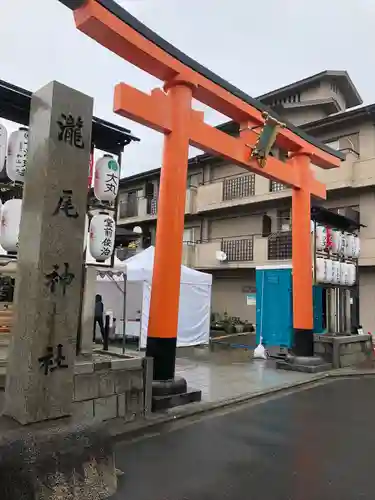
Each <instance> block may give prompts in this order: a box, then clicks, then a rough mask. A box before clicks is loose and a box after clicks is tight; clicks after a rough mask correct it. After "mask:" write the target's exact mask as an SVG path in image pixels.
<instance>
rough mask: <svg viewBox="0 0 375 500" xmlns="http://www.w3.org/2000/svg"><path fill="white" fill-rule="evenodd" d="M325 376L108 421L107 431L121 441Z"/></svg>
mask: <svg viewBox="0 0 375 500" xmlns="http://www.w3.org/2000/svg"><path fill="white" fill-rule="evenodd" d="M327 378H328V376H327V374H322V373H320V374H317V375H316V376H314V377H312V378H310V379H308V380H303V381H299V382H291V383H286V384H283V385H280V386H277V387H272V388H270V389H265V390H260V391H256V392H251V393H246V394H241V395H240V396H234V397H232V398H226V399H223V400H220V401H212V402H211V401H210V402H205V401H203V402H199V403H191V404H189V405H186V406H179V407H176V408H173V409H171V410H169V411H168V412H166V413H163V414H151V416H149V417H146V418H145V419H144V420H142V421H139V422H135V423H134V424H133V423H126V422H125V423H124V422H123V421H121V422H120V421H118V420H117V419H116V421H114V420H112V421H108V422H107V425H108V431H109V433H110V434H111V436H112V437H113V438H117V439H121V437H126V438H128V439H129V438H130V439H131V438H132V437H136V436H138V435H140V433H141V432H142V431H145V430H150V429H152V428H156V427H159V426H163V425H165V424H168V423H171V422H175V421H176V420H183V419H186V418H189V417H193V416H196V415H203V414H207V413H211V412H213V411H215V410H218V409H224V408H230V407H234V406H236V405H239V404H242V403H247V402H249V401H252V400H259V399H262V398H264V397H267V396H272V395H276V394H278V393H281V392H286V391H288V390H290V389H298V388H300V387H304V386H308V385H315V384H316V383H317V382H320V381H322V380H324V379H327Z"/></svg>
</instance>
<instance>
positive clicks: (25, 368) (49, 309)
mask: <svg viewBox="0 0 375 500" xmlns="http://www.w3.org/2000/svg"><path fill="white" fill-rule="evenodd" d="M92 109H93V100H92V98H90V97H88V96H86V95H84V94H82V93H80V92H78V91H76V90H73V89H71V88H68V87H66V86H64V85H62V84H60V83H58V82H51V83H49V84H48V85H46V86H45V87H43V88H41V89H40V90H38V91H37V92H36V93H35V94H33V96H32V99H31V111H30V137H29V152H28V162H27V171H26V175H25V187H24V195H23V206H22V220H21V226H20V236H19V254H18V270H17V279H16V290H15V307H16V314H15V320H14V326H13V331H12V344H11V348H10V353H9V361H8V367H7V382H6V393H5V411H4V413H5V415H8V416H10V417H12V418H14V419H15V420H16V421H18V422H19V423H21V424H28V423H32V422H39V421H43V420H49V419H54V418H58V417H62V416H67V415H70V413H71V408H72V400H73V374H74V360H75V343H76V335H77V329H78V324H79V321H80V319H79V310H80V296H81V293H82V266H83V251H82V248H83V238H84V228H85V214H86V206H87V175H88V165H89V161H90V147H91V123H92Z"/></svg>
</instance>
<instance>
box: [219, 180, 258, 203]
mask: <svg viewBox="0 0 375 500" xmlns="http://www.w3.org/2000/svg"><path fill="white" fill-rule="evenodd" d="M254 194H255V175H254V174H250V175H242V176H240V177H234V178H232V179H224V182H223V201H226V200H234V199H237V198H247V197H249V196H254Z"/></svg>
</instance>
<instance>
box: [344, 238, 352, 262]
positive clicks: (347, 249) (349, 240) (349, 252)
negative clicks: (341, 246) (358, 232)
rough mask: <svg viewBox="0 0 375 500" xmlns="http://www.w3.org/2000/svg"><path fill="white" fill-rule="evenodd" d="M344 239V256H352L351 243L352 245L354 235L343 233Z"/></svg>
mask: <svg viewBox="0 0 375 500" xmlns="http://www.w3.org/2000/svg"><path fill="white" fill-rule="evenodd" d="M345 239H346V245H345V253H344V256H345V257H353V245H354V235H353V234H348V233H347V234H346V235H345Z"/></svg>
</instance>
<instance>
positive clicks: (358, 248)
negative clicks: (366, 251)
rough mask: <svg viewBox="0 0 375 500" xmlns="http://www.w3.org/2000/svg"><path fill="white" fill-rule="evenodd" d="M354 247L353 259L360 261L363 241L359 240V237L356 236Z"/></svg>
mask: <svg viewBox="0 0 375 500" xmlns="http://www.w3.org/2000/svg"><path fill="white" fill-rule="evenodd" d="M353 245H354V250H353V259H359V254H360V252H361V240H360V239H359V236H354V240H353Z"/></svg>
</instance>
